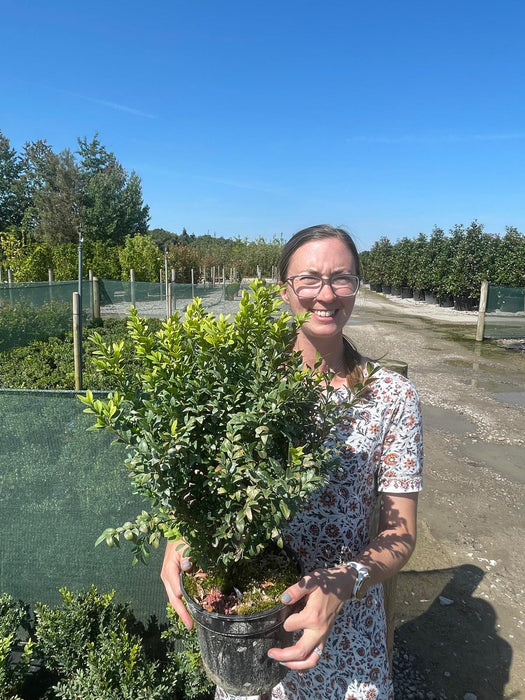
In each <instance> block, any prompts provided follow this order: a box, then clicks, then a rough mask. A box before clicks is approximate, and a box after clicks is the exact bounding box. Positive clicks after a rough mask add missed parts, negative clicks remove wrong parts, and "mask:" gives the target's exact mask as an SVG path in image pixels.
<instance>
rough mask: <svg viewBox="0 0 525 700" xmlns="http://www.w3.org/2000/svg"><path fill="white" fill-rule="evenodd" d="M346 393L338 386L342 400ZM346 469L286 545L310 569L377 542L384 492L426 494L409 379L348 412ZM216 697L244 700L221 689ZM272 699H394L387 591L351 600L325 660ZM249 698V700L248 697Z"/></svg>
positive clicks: (377, 390)
mask: <svg viewBox="0 0 525 700" xmlns="http://www.w3.org/2000/svg"><path fill="white" fill-rule="evenodd" d="M346 392H347V390H346V389H345V388H342V389H339V390H338V394H339V396H340V398H341V401H342V400H343V399H344V397H345V394H346ZM333 440H334V444H335V445H336V446H337V449H338V452H339V456H340V460H341V464H340V468H339V469H337V470H334V473H333V475H332V477H331V479H330V481H329V483H328V485H327V486H326V487H325V488H324V489H322V490H321V491H319V492H318V493H316V494H315V495H314V496H313V497H312V498H311V500H310V502H309V504H308V505H307V507H306V508H305V509H304V511H303V512H302V513H300V514H299V515H297V516H296V517H295V518H294V520H293V521H292V522H291V523H290V525H289V527H288V531H287V540H288V542H289V544H290V545H291V547H292V548H293V549H294V550H295V551H296V552H297V554H298V555H299V557H300V558H301V560H302V561H303V563H304V568H305V571H311V570H312V569H318V568H321V567H330V566H335V565H337V564H340V563H342V562H344V561H350V560H352V559H355V558H356V557H357V556H358V555H359V553H360V552H361V551H362V550H363V549H364V548H365V547H366V546H367V544H368V543H369V541H370V535H369V527H370V521H371V518H372V513H373V511H374V508H375V505H376V502H377V498H378V492H386V493H394V494H396V493H397V494H402V493H413V492H417V491H419V490H420V489H421V483H422V481H421V470H422V457H423V455H422V426H421V412H420V407H419V400H418V396H417V393H416V390H415V389H414V387H413V385H412V384H411V382H410V381H408V380H407V379H405V377H402V376H401V375H399V374H397V373H396V372H392V371H390V370H386V369H383V368H382V369H380V370H379V371H378V372H377V373H376V374H375V381H374V382H373V383H372V385H371V387H370V390H369V392H368V394H367V398H366V399H362V400H360V401H359V403H358V404H356V405H355V406H353V407H352V408H350V409H348V410H347V411H345V412H344V414H343V416H342V418H341V421H340V422H339V424H338V427H337V429H336V430H335V432H334V436H333ZM215 697H216V700H240V698H237V697H236V696H233V695H228V694H227V693H225V692H224V691H223V690H222V689H220V688H218V689H217V692H216V696H215ZM271 697H272V700H292V699H293V700H321V699H324V698H327V699H332V700H391V699H392V698H393V690H392V681H391V678H390V672H389V664H388V657H387V650H386V624H385V613H384V600H383V587H382V585H381V584H379V585H375V586H372V587H371V588H370V589H369V590H368V591H367V594H366V596H365V597H364V598H363V600H361V601H347V602H346V603H345V605H344V606H343V609H342V611H341V613H340V614H339V615H338V617H337V619H336V622H335V624H334V627H333V629H332V632H331V634H330V637H329V638H328V640H327V641H326V644H325V648H324V653H323V656H322V657H321V659H320V661H319V663H318V664H317V665H316V666H315V668H313V669H312V670H310V671H308V672H303V673H302V674H298V673H296V672H295V671H290V672H289V673H288V674H287V675H286V676H285V678H284V679H283V681H282V682H281V683H280V684H279V685H278V686H276V687H275V688H274V689H273V692H272V696H271ZM243 700H245V699H243Z"/></svg>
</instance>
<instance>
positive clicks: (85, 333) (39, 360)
mask: <svg viewBox="0 0 525 700" xmlns="http://www.w3.org/2000/svg"><path fill="white" fill-rule="evenodd" d="M6 308H9V307H6ZM27 313H29V312H27ZM69 313H70V312H69ZM26 317H27V314H26V312H25V310H24V311H23V313H22V315H21V316H20V319H21V322H22V323H23V322H24V319H25V318H26ZM18 318H19V317H18V316H17V315H16V314H13V316H12V317H10V320H11V321H12V325H13V327H16V325H17V323H18ZM1 321H2V313H1V312H0V328H1V327H2V326H1ZM68 322H70V319H69V316H68ZM160 325H161V321H160V320H159V319H150V326H151V328H154V329H158V328H160ZM43 329H46V325H45V324H43ZM93 332H94V331H93V329H92V328H88V327H84V328H83V329H82V344H83V356H84V366H83V379H84V383H85V385H86V386H89V387H90V388H91V389H92V390H94V391H95V390H101V391H104V390H106V391H107V390H109V389H111V388H113V387H112V385H111V382H110V379H109V378H108V377H104V376H103V375H102V374H101V373H100V371H99V368H98V367H97V365H96V364H95V361H94V359H95V358H94V357H93V355H92V353H91V351H92V350H93V345H92V341H91V336H92V334H93ZM6 333H8V331H6ZM97 333H98V334H99V335H100V337H102V338H103V339H104V340H105V341H106V342H109V343H112V342H117V341H120V340H122V339H124V338H125V336H126V322H125V320H121V319H107V320H105V321H104V323H103V324H102V325H101V326H98V327H97ZM59 335H60V337H50V338H47V339H46V340H35V341H31V342H29V343H28V344H27V345H24V346H23V347H14V348H12V349H10V350H6V351H3V352H0V386H2V387H3V388H9V389H74V387H75V367H74V359H73V338H72V334H71V332H69V331H68V332H66V333H61V334H59V328H57V329H56V336H59ZM0 337H1V336H0ZM23 340H24V339H23V338H21V342H22V341H23ZM0 347H2V346H0ZM131 348H132V344H131V342H130V341H129V340H128V341H125V348H124V356H125V357H128V358H129V361H130V363H131V361H132V349H131ZM130 366H131V365H130Z"/></svg>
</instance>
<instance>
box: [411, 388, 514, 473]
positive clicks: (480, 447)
mask: <svg viewBox="0 0 525 700" xmlns="http://www.w3.org/2000/svg"><path fill="white" fill-rule="evenodd" d="M508 393H511V392H508ZM524 398H525V393H524ZM520 405H521V404H520ZM423 425H424V426H425V427H428V428H431V429H432V430H438V431H441V432H446V433H450V434H452V435H459V436H463V437H464V438H465V440H464V442H461V443H460V444H459V445H458V446H457V447H455V448H454V451H455V453H456V456H457V457H459V458H460V459H461V458H466V459H469V460H471V461H472V462H475V463H477V464H480V465H482V466H484V467H488V468H489V469H493V470H494V471H496V472H498V473H499V474H502V475H503V476H506V477H507V478H509V479H511V480H512V481H517V482H518V483H520V484H525V447H520V446H517V445H498V444H493V443H486V442H481V441H479V442H472V441H471V438H470V436H472V435H475V434H477V428H476V425H475V424H474V423H473V422H472V421H470V420H469V419H468V418H465V416H462V415H460V414H459V413H456V411H453V410H452V409H449V408H441V407H439V406H423Z"/></svg>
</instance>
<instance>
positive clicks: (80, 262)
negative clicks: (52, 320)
mask: <svg viewBox="0 0 525 700" xmlns="http://www.w3.org/2000/svg"><path fill="white" fill-rule="evenodd" d="M83 243H84V238H83V236H82V233H81V232H79V241H78V297H79V304H80V320H79V328H80V331H79V332H80V335H81V336H82V244H83Z"/></svg>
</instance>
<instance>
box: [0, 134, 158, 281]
mask: <svg viewBox="0 0 525 700" xmlns="http://www.w3.org/2000/svg"><path fill="white" fill-rule="evenodd" d="M78 146H79V148H78V151H77V152H76V153H73V152H72V151H71V150H70V149H67V148H66V149H64V150H63V151H61V152H60V153H54V152H53V149H52V148H51V147H50V146H49V145H48V144H47V143H46V142H45V141H42V140H38V141H35V142H28V143H26V144H25V145H24V150H23V153H22V154H17V153H16V151H15V150H14V149H13V148H11V146H10V143H9V140H8V139H7V138H6V137H5V136H3V134H2V133H1V132H0V230H3V231H6V230H10V229H12V228H15V229H17V230H18V231H19V233H20V236H19V237H20V239H21V241H22V243H24V244H26V243H28V242H29V241H33V242H35V241H36V242H39V243H46V244H49V245H52V246H56V245H60V244H62V243H76V242H77V241H78V239H79V235H80V233H81V232H82V234H83V235H84V238H85V239H86V241H87V240H90V241H96V240H102V241H105V242H110V243H112V244H113V245H115V244H122V243H123V242H124V239H125V237H126V236H127V235H135V234H137V233H140V234H145V233H146V232H147V228H148V219H149V208H148V206H145V205H144V203H143V201H142V185H141V181H140V178H139V177H138V176H137V174H136V173H134V172H132V173H131V174H129V175H128V173H127V172H126V171H125V169H124V168H123V166H122V165H121V164H120V163H119V162H118V160H117V159H116V157H115V155H114V154H113V153H111V152H109V151H107V150H106V148H105V147H104V146H103V145H102V144H101V143H100V141H99V140H98V137H97V135H96V134H95V136H94V137H93V139H92V140H91V141H88V140H87V139H86V138H84V139H78ZM57 279H59V277H58V275H57ZM61 279H64V278H61Z"/></svg>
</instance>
